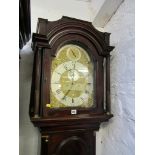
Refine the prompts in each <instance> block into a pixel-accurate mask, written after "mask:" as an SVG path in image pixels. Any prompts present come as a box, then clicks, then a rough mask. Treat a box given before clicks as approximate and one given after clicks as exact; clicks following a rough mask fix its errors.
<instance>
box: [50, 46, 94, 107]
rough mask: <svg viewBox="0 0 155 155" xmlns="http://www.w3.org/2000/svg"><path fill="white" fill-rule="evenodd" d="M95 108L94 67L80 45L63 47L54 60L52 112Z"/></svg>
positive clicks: (52, 67)
mask: <svg viewBox="0 0 155 155" xmlns="http://www.w3.org/2000/svg"><path fill="white" fill-rule="evenodd" d="M93 105H94V67H93V63H92V61H91V59H90V57H89V55H88V53H87V51H86V50H85V49H84V48H82V47H80V46H79V45H74V44H67V45H64V46H62V47H61V48H60V49H59V50H58V51H57V55H56V57H55V58H53V59H52V60H51V84H50V104H47V106H48V107H50V108H67V107H82V108H90V107H92V106H93Z"/></svg>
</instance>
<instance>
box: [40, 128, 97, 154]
mask: <svg viewBox="0 0 155 155" xmlns="http://www.w3.org/2000/svg"><path fill="white" fill-rule="evenodd" d="M95 143H96V136H95V132H94V131H87V130H83V131H66V132H55V133H51V134H45V133H43V134H42V137H41V155H95V152H96V148H95V145H96V144H95Z"/></svg>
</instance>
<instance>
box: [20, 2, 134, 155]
mask: <svg viewBox="0 0 155 155" xmlns="http://www.w3.org/2000/svg"><path fill="white" fill-rule="evenodd" d="M71 2H72V3H71ZM92 2H93V1H92ZM100 2H101V1H100ZM100 2H99V3H100ZM45 8H46V9H45ZM31 9H32V11H31V14H32V17H31V18H32V26H31V27H32V32H35V29H36V23H37V18H38V17H41V18H46V19H49V20H57V19H59V18H61V16H62V15H66V16H71V17H75V18H79V19H83V20H88V21H91V20H92V12H91V9H90V3H89V2H87V1H80V0H79V1H76V0H65V1H62V0H45V1H44V3H43V1H42V0H31ZM99 29H100V30H102V31H107V32H110V33H112V34H111V45H112V46H115V49H114V52H112V57H111V93H112V113H113V114H114V117H113V118H112V119H111V120H110V121H109V122H108V123H102V125H101V128H100V130H99V132H97V141H96V147H97V153H96V155H134V0H125V2H124V3H123V4H122V5H121V6H120V8H119V9H118V11H117V12H116V14H115V15H114V16H113V17H112V18H111V20H110V21H109V23H108V24H107V25H106V26H105V28H104V29H102V28H99ZM30 43H31V42H29V43H28V44H27V45H26V46H25V47H24V49H23V50H22V51H21V63H20V155H37V153H38V152H39V147H40V146H39V139H40V134H39V132H38V129H37V128H35V127H33V125H32V123H31V122H30V119H29V115H28V106H29V99H30V87H31V77H32V65H33V52H32V50H31V48H30Z"/></svg>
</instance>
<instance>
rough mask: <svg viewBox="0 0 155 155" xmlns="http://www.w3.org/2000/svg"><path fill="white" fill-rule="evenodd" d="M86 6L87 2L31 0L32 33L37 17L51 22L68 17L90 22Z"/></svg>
mask: <svg viewBox="0 0 155 155" xmlns="http://www.w3.org/2000/svg"><path fill="white" fill-rule="evenodd" d="M88 5H89V1H80V0H44V1H43V0H31V21H32V24H31V28H32V32H35V31H36V25H37V20H38V17H40V18H45V19H48V20H49V21H50V20H51V21H53V20H58V19H60V18H61V17H62V16H69V17H75V18H77V19H82V20H86V21H90V18H91V15H90V14H91V13H90V10H89V7H88Z"/></svg>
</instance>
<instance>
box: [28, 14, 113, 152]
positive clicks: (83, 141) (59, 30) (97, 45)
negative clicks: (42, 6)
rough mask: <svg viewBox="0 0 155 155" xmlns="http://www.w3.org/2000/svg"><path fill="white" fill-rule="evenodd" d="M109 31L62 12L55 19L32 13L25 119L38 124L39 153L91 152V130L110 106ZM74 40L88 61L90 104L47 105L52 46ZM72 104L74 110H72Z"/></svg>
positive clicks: (105, 118) (104, 117) (107, 114)
mask: <svg viewBox="0 0 155 155" xmlns="http://www.w3.org/2000/svg"><path fill="white" fill-rule="evenodd" d="M109 37H110V33H107V32H104V33H103V32H99V31H98V30H96V29H95V28H94V27H93V25H92V24H91V23H90V22H86V21H82V20H78V19H74V18H69V17H62V18H61V19H60V20H58V21H52V22H50V21H48V20H47V19H41V18H39V19H38V24H37V32H36V33H34V34H33V37H32V47H33V50H34V65H33V77H32V87H31V101H30V110H29V113H30V119H31V121H32V123H33V124H34V125H35V126H37V127H39V129H40V132H41V136H42V143H41V147H42V148H41V155H54V154H55V155H70V154H75V155H76V154H77V155H95V134H94V132H95V131H97V130H98V129H99V126H100V123H101V122H103V121H108V120H109V119H110V118H111V117H112V116H113V115H112V114H111V111H110V52H111V51H112V50H113V48H114V47H113V46H110V45H109ZM67 44H74V45H78V46H80V47H82V48H83V49H85V50H86V51H87V52H88V54H89V56H90V57H91V59H92V62H93V65H94V106H92V107H89V108H82V107H67V108H49V107H47V106H46V105H47V104H48V103H50V82H51V60H52V58H54V57H55V56H56V54H57V51H58V49H60V48H61V47H62V46H64V45H67ZM72 110H76V113H75V115H72Z"/></svg>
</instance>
